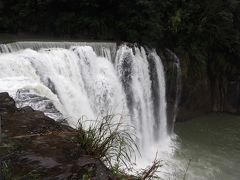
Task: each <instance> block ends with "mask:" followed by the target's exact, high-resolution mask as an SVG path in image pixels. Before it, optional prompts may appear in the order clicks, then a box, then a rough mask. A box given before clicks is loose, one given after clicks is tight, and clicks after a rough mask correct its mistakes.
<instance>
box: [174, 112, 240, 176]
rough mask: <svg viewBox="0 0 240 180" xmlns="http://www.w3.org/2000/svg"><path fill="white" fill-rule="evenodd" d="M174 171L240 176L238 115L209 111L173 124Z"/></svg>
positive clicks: (196, 174)
mask: <svg viewBox="0 0 240 180" xmlns="http://www.w3.org/2000/svg"><path fill="white" fill-rule="evenodd" d="M175 133H176V134H177V144H178V148H177V150H176V152H175V155H174V157H173V161H172V163H175V170H176V171H175V173H172V177H175V179H183V177H184V174H185V171H186V169H187V166H188V164H189V161H190V164H189V168H188V170H187V172H186V177H185V179H187V180H188V179H204V180H205V179H209V180H214V179H216V180H239V179H240V169H239V168H240V116H234V115H229V114H209V115H205V116H202V117H198V118H195V119H193V120H191V121H188V122H184V123H177V124H176V125H175Z"/></svg>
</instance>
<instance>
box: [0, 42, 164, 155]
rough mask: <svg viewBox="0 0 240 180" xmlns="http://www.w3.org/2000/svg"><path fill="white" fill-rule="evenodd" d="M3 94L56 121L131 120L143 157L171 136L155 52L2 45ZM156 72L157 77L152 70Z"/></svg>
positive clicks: (69, 45) (64, 44)
mask: <svg viewBox="0 0 240 180" xmlns="http://www.w3.org/2000/svg"><path fill="white" fill-rule="evenodd" d="M0 51H1V52H2V53H1V54H0V92H9V93H10V95H11V96H12V97H13V98H14V99H15V100H16V101H17V103H18V105H19V106H21V105H25V106H26V105H29V106H31V107H33V108H34V109H37V110H42V111H44V112H45V113H46V114H47V115H49V116H50V117H53V118H54V119H57V118H62V117H67V119H68V123H69V124H70V125H71V126H75V125H76V123H77V121H78V118H80V117H81V116H83V115H84V116H86V117H88V118H89V119H97V118H98V117H99V116H104V115H106V114H109V113H113V114H119V113H120V114H123V115H129V116H130V118H126V121H128V122H127V123H128V124H130V125H132V126H134V127H135V131H136V138H137V139H136V141H137V144H138V145H139V148H140V151H141V153H142V156H144V155H146V154H148V156H150V157H151V158H152V157H154V155H155V154H154V153H151V151H150V148H152V147H156V146H157V148H161V147H159V146H158V144H159V142H160V141H162V140H164V139H165V138H166V137H167V136H168V134H167V117H166V116H167V115H166V97H165V93H166V92H165V77H164V67H163V64H162V62H161V59H160V57H159V56H158V55H157V53H156V52H155V51H154V50H145V49H144V48H143V47H137V46H134V47H128V46H127V45H124V44H123V45H121V46H120V47H119V48H118V49H117V47H116V44H115V43H77V42H16V43H10V44H2V45H0ZM152 68H154V72H152V71H151V69H152Z"/></svg>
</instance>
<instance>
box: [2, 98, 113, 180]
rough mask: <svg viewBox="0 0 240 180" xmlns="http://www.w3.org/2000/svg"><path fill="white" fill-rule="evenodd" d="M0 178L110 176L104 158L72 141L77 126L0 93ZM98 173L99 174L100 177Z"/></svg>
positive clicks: (99, 177)
mask: <svg viewBox="0 0 240 180" xmlns="http://www.w3.org/2000/svg"><path fill="white" fill-rule="evenodd" d="M0 116H1V124H2V126H1V130H2V132H1V133H2V134H1V135H2V142H1V146H0V165H1V166H0V167H1V168H0V179H4V178H10V179H13V178H14V179H15V178H16V179H36V178H37V179H79V178H80V179H84V177H85V178H86V177H87V178H90V179H94V178H95V179H102V180H105V179H110V171H109V170H108V169H107V167H106V166H105V165H104V164H103V163H102V162H101V161H100V160H97V159H95V158H93V157H90V156H88V155H86V154H87V153H86V152H85V150H84V149H79V147H78V146H77V144H76V143H74V142H73V141H71V137H72V134H74V133H75V130H74V129H72V128H71V127H69V126H67V125H63V124H61V123H58V122H56V121H54V120H52V119H50V118H48V117H46V116H45V115H44V114H43V113H42V112H39V111H34V110H33V109H32V108H30V107H24V108H22V109H18V108H17V107H16V106H15V102H14V100H13V99H12V98H11V97H10V96H9V95H8V93H0ZM96 177H97V178H96Z"/></svg>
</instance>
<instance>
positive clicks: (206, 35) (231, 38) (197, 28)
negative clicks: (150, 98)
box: [0, 0, 240, 77]
mask: <svg viewBox="0 0 240 180" xmlns="http://www.w3.org/2000/svg"><path fill="white" fill-rule="evenodd" d="M19 32H24V33H36V34H46V35H49V36H67V37H73V38H85V39H103V40H120V41H129V42H140V43H144V44H147V45H150V46H151V45H152V46H154V47H168V48H171V49H173V50H175V51H176V52H178V54H179V55H180V56H181V57H182V58H185V59H191V60H190V61H191V63H193V64H194V66H197V67H198V68H199V72H204V71H205V70H206V71H207V69H208V71H209V72H210V73H213V74H212V76H216V77H218V76H221V75H222V74H226V73H229V72H231V74H235V73H237V71H238V70H237V69H236V68H237V67H239V61H240V60H239V55H240V44H239V43H240V0H211V1H210V0H23V1H19V0H2V1H1V2H0V33H19ZM206 64H207V65H206ZM235 65H237V66H235ZM216 68H217V69H218V71H214V69H216Z"/></svg>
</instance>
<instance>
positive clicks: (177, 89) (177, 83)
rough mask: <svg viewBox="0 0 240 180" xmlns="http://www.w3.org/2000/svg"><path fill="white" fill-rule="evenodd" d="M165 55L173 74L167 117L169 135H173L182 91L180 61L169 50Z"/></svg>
mask: <svg viewBox="0 0 240 180" xmlns="http://www.w3.org/2000/svg"><path fill="white" fill-rule="evenodd" d="M166 55H167V58H169V59H170V61H171V64H172V67H171V69H172V71H173V73H174V77H175V79H174V82H173V84H174V88H173V89H174V90H173V91H174V95H172V96H173V97H174V102H173V104H172V105H171V106H172V109H171V110H170V113H169V114H170V115H169V117H168V118H169V123H168V126H169V130H170V132H171V133H173V131H174V124H175V121H176V117H177V111H178V105H179V101H180V97H181V90H182V79H181V78H182V77H181V73H182V72H181V67H180V60H179V58H178V57H177V55H176V54H175V53H174V52H172V51H171V50H170V49H166Z"/></svg>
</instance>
